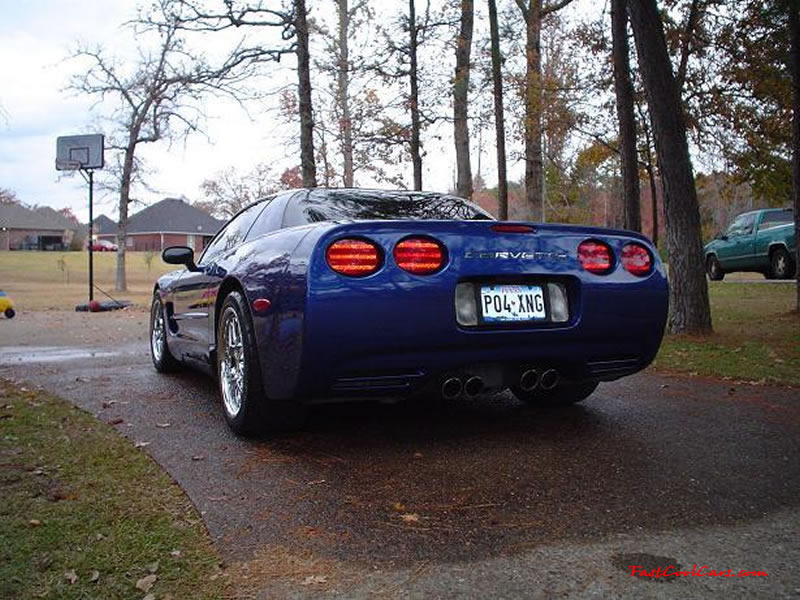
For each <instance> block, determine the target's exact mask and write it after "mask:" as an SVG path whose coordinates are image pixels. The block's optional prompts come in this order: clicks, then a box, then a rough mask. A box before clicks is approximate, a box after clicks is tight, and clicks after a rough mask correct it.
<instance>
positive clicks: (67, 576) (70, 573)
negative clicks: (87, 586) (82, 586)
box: [64, 569, 78, 583]
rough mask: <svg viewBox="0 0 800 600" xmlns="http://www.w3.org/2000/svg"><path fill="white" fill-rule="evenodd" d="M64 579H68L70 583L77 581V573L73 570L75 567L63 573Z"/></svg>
mask: <svg viewBox="0 0 800 600" xmlns="http://www.w3.org/2000/svg"><path fill="white" fill-rule="evenodd" d="M64 579H66V580H67V581H69V582H70V583H75V582H76V581H78V574H77V573H76V572H75V569H70V570H69V571H67V572H66V573H64Z"/></svg>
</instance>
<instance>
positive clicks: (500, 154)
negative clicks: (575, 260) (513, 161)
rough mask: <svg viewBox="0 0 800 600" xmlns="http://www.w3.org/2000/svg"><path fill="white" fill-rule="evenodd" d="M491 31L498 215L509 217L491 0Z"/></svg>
mask: <svg viewBox="0 0 800 600" xmlns="http://www.w3.org/2000/svg"><path fill="white" fill-rule="evenodd" d="M489 31H490V36H491V41H492V83H493V84H494V127H495V133H496V136H497V203H498V217H499V218H500V220H501V221H505V220H507V219H508V179H507V177H506V123H505V114H504V112H503V74H502V72H501V67H502V57H501V55H500V33H499V28H498V26H497V5H496V3H495V0H489Z"/></svg>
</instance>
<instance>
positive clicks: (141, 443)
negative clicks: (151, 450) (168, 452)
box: [133, 442, 150, 448]
mask: <svg viewBox="0 0 800 600" xmlns="http://www.w3.org/2000/svg"><path fill="white" fill-rule="evenodd" d="M149 445H150V442H136V443H135V444H134V445H133V447H134V448H146V447H147V446H149Z"/></svg>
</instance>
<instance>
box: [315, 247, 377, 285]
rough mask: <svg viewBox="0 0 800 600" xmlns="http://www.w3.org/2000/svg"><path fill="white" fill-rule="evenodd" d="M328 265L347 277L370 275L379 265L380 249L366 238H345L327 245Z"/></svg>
mask: <svg viewBox="0 0 800 600" xmlns="http://www.w3.org/2000/svg"><path fill="white" fill-rule="evenodd" d="M325 257H326V258H327V259H328V266H330V268H331V269H333V270H334V271H336V272H337V273H339V274H340V275H347V276H348V277H366V276H367V275H372V274H373V273H374V272H375V271H377V270H378V269H379V268H380V266H381V250H380V248H378V246H377V245H376V244H374V243H372V242H369V241H367V240H359V239H353V238H345V239H342V240H337V241H335V242H333V243H332V244H331V245H330V246H328V251H327V252H326V253H325Z"/></svg>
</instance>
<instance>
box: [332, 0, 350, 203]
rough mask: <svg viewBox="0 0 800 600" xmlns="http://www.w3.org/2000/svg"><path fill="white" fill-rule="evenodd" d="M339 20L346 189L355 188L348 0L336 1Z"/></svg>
mask: <svg viewBox="0 0 800 600" xmlns="http://www.w3.org/2000/svg"><path fill="white" fill-rule="evenodd" d="M335 1H336V12H337V16H338V18H339V30H338V34H339V35H338V40H339V43H338V51H339V52H338V57H337V58H338V60H337V63H338V65H337V67H338V69H337V71H338V77H337V80H336V85H337V89H336V100H337V103H338V104H339V110H340V112H341V118H340V119H339V131H340V135H341V140H342V144H341V146H342V159H343V161H344V174H343V180H344V187H353V121H352V119H351V116H350V44H349V31H350V20H351V18H352V14H351V13H350V10H349V9H348V5H347V0H335Z"/></svg>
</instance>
